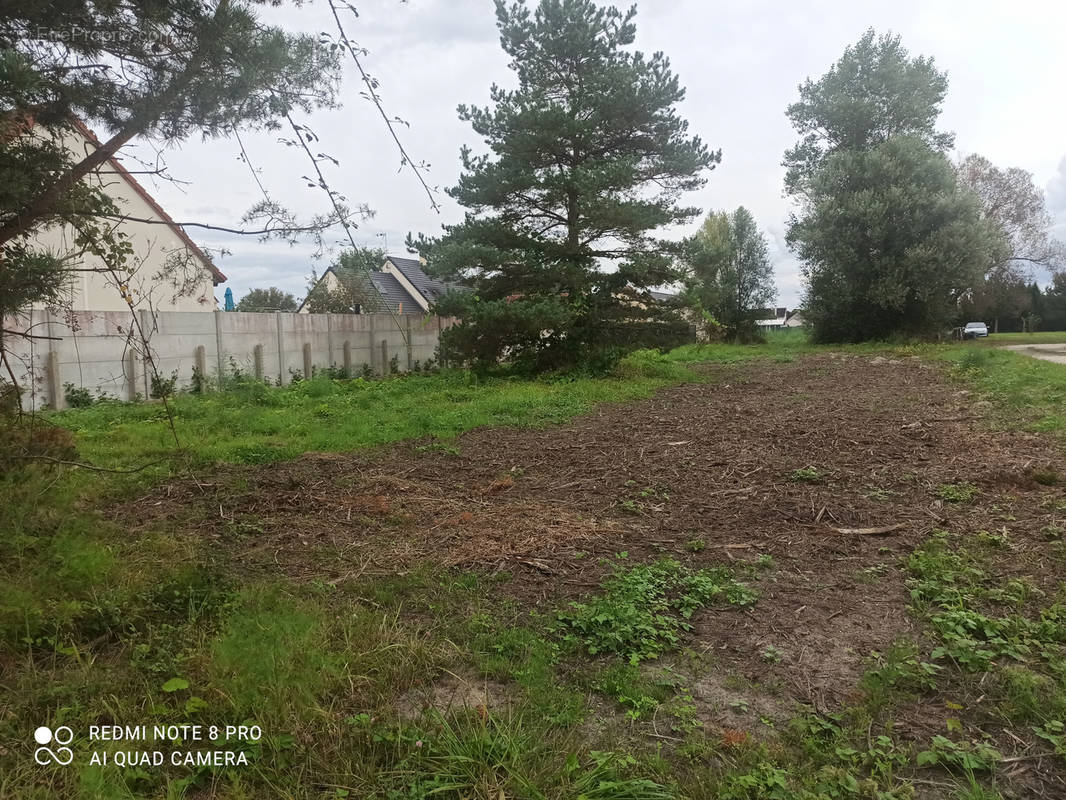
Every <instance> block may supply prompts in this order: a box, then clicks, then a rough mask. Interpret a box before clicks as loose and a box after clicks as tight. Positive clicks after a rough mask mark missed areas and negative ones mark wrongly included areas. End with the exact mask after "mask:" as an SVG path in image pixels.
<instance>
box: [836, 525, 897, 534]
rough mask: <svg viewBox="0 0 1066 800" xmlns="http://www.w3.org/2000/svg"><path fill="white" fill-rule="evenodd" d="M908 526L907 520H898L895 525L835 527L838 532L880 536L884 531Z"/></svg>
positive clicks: (889, 531)
mask: <svg viewBox="0 0 1066 800" xmlns="http://www.w3.org/2000/svg"><path fill="white" fill-rule="evenodd" d="M906 527H907V523H906V522H897V523H896V524H895V525H883V526H881V527H880V528H833V530H834V531H836V532H837V533H845V534H853V535H855V536H880V535H881V534H883V533H892V531H898V530H902V529H903V528H906Z"/></svg>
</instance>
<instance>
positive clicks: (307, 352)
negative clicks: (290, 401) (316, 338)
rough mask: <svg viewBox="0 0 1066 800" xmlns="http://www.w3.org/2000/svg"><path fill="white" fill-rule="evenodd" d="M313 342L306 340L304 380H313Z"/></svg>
mask: <svg viewBox="0 0 1066 800" xmlns="http://www.w3.org/2000/svg"><path fill="white" fill-rule="evenodd" d="M312 369H313V366H312V364H311V343H310V342H304V380H308V381H309V380H311V370H312Z"/></svg>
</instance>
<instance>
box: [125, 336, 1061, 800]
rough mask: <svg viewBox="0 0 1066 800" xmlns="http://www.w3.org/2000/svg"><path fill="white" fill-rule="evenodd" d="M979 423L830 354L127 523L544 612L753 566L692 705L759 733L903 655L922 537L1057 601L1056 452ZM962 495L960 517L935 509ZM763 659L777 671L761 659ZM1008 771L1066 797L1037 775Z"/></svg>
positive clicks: (188, 492) (937, 378)
mask: <svg viewBox="0 0 1066 800" xmlns="http://www.w3.org/2000/svg"><path fill="white" fill-rule="evenodd" d="M987 414H988V410H987V403H982V402H975V398H974V397H972V396H971V395H969V394H968V393H967V392H966V391H963V390H961V389H960V388H959V386H958V385H956V384H954V383H952V382H950V381H949V380H948V379H947V378H946V377H944V376H943V375H942V373H941V372H940V371H939V370H938V369H937V368H934V367H932V366H929V365H927V364H924V363H922V362H920V361H919V360H918V359H916V358H915V359H905V360H897V359H886V358H884V357H869V356H855V355H829V354H826V355H819V356H813V357H809V358H805V359H802V360H797V361H794V362H788V363H772V364H771V363H765V362H764V363H758V364H747V365H740V366H733V367H714V368H710V369H709V376H708V381H707V382H705V383H701V384H693V385H685V386H680V387H677V388H673V389H670V390H667V391H663V392H661V393H659V394H658V395H656V396H655V397H653V398H651V399H649V400H646V401H643V402H639V403H635V404H629V405H625V406H616V407H604V408H602V409H600V410H599V411H597V412H596V413H593V414H591V415H588V416H585V417H583V418H579V419H577V420H575V421H573V422H572V423H570V424H568V425H564V426H561V427H555V428H550V429H546V430H540V431H531V430H519V429H482V430H476V431H473V432H470V433H467V434H465V435H463V436H460V437H459V438H458V439H457V440H454V441H448V442H429V441H421V442H414V443H406V444H403V445H400V446H396V447H392V448H389V449H386V450H381V451H374V452H365V453H357V454H353V455H308V456H306V457H304V458H302V459H300V460H298V461H295V462H289V463H282V464H277V465H271V466H266V467H247V468H226V469H225V470H224V471H222V472H220V473H218V474H216V475H215V476H213V477H212V478H210V479H209V480H210V483H208V484H205V485H203V486H196V485H195V484H193V483H188V482H186V483H178V484H171V485H169V486H164V487H162V488H160V489H158V490H155V491H154V492H153V493H152V494H151V495H150V496H149V497H147V498H141V499H139V500H137V501H135V502H134V503H133V504H132V506H133V507H135V508H136V509H137V513H138V514H139V515H141V516H142V517H143V516H144V513H145V509H146V508H147V509H149V517H148V518H147V519H145V520H144V524H145V525H146V526H158V525H160V524H163V525H167V524H172V525H174V526H175V527H180V528H182V529H191V530H192V531H193V532H194V533H195V535H198V536H203V537H208V538H210V539H212V540H214V541H216V542H217V543H218V545H219V546H221V547H225V548H226V549H227V551H229V552H231V553H234V554H235V555H237V556H238V557H239V558H240V560H241V561H242V562H244V563H245V564H247V565H248V569H258V570H264V571H267V572H277V571H281V572H283V573H285V574H286V575H289V576H291V577H296V578H306V579H321V580H324V581H330V582H340V581H346V580H359V579H360V578H362V577H369V576H374V575H386V574H392V573H396V572H402V571H404V570H406V569H410V568H412V567H414V566H415V565H416V564H418V563H420V562H424V561H431V562H433V563H435V564H443V565H448V566H455V567H460V568H464V569H472V570H478V571H488V572H506V573H507V574H508V575H509V576H510V580H505V581H501V582H500V583H499V584H498V585H499V587H500V589H499V590H500V591H501V592H507V593H510V594H512V595H514V596H515V597H516V598H517V599H519V600H520V601H522V602H523V603H524V604H527V605H539V606H542V607H546V608H547V607H550V606H551V605H552V604H558V603H560V602H563V601H565V599H566V598H568V597H576V596H578V595H581V594H586V593H589V592H592V591H594V590H595V588H596V586H597V584H598V583H599V581H600V580H601V578H602V577H603V575H604V573H605V571H606V570H607V569H608V568H609V567H608V566H606V563H605V562H606V559H612V560H614V559H615V556H616V554H619V553H622V552H625V553H627V554H628V558H629V559H631V560H640V559H650V558H655V557H657V556H659V555H673V556H675V557H677V558H678V559H680V560H682V561H684V562H686V563H689V564H692V565H694V566H702V565H710V564H722V563H730V562H737V563H750V562H753V561H755V560H756V559H757V557H758V556H759V555H761V554H769V555H770V556H772V559H773V567H772V569H769V570H767V571H766V573H765V575H764V577H762V578H761V579H760V580H759V581H758V588H759V590H760V591H761V593H762V594H761V597H760V598H759V601H758V603H757V604H756V605H755V606H754V608H753V609H751V610H747V611H724V612H719V611H709V612H707V613H704V614H702V615H698V616H697V617H696V618H695V619H694V622H695V630H694V631H693V632H692V637H691V640H692V641H691V646H692V647H693V649H695V650H697V651H700V652H703V653H706V654H708V655H709V656H712V657H713V660H714V664H715V672H714V673H713V674H710V675H704V676H703V677H702V678H700V679H699V680H697V681H696V682H695V684H694V692H693V694H694V697H695V699H696V701H697V702H698V703H701V704H702V705H703V706H704V707H705V711H706V716H707V717H708V718H709V719H712V720H714V721H715V722H716V723H717V724H719V725H721V726H722V727H729V726H731V725H732V726H735V725H737V724H738V723H737V720H735V719H733V718H732V717H731V716H730V712H729V710H728V709H729V702H730V699H731V698H732V697H733V696H734V694H735V693H736V691H737V689H736V686H737V685H738V681H742V682H745V683H746V685H748V686H751V687H761V688H759V689H757V690H755V689H753V690H752V691H751V692H750V693H749V696H748V697H746V699H745V702H747V703H749V704H750V705H751V706H752V707H754V708H755V710H756V712H757V714H756V716H760V715H763V716H767V717H769V718H771V719H772V718H774V717H781V718H787V716H788V715H789V713H790V711H791V709H792V708H794V706H795V704H796V703H805V704H809V705H811V706H813V707H814V708H815V709H819V710H824V709H829V708H833V707H837V706H839V705H840V704H843V703H847V702H849V700H851V699H853V698H854V696H855V693H856V691H857V680H858V678H859V677H860V675H861V674H862V672H863V671H864V669H866V668H867V667H868V666H869V660H868V658H869V655H870V653H871V651H875V650H883V649H885V648H886V647H887V646H888V645H889V644H890V643H891V642H892V641H893V640H895V639H897V638H898V637H901V636H906V637H909V638H911V639H915V640H920V639H921V637H922V635H923V634H922V631H921V629H920V626H918V624H917V623H916V622H915V621H914V620H913V619H912V617H911V616H910V615H909V614H908V611H907V604H908V596H907V590H906V587H905V584H904V576H903V574H902V572H901V570H900V560H901V558H903V557H905V556H906V555H907V554H909V553H910V552H911V551H912V550H913V549H914V548H915V547H917V546H918V545H919V544H920V543H921V542H922V541H923V540H924V539H925V538H926V537H927V535H928V534H929V532H930V531H931V530H933V529H947V530H952V531H956V532H976V531H991V532H996V531H1003V530H1005V529H1006V530H1007V531H1008V532H1009V541H1010V547H1009V551H1008V552H1007V553H1006V554H1005V556H1004V559H1003V563H1002V570H1003V572H1002V574H1003V576H1004V578H1006V577H1009V576H1011V575H1018V576H1024V577H1025V578H1026V579H1027V580H1028V581H1029V582H1030V583H1032V584H1033V585H1034V586H1036V587H1038V588H1040V589H1043V590H1044V591H1046V592H1048V594H1049V595H1051V594H1053V593H1054V592H1055V590H1056V587H1057V585H1058V582H1059V581H1060V580H1061V579H1062V564H1061V562H1058V561H1055V560H1054V558H1053V556H1052V554H1051V552H1050V551H1049V547H1048V542H1047V541H1046V537H1045V536H1043V535H1042V534H1041V531H1042V530H1043V529H1044V528H1045V526H1049V525H1057V524H1059V523H1060V522H1061V520H1060V519H1059V517H1060V516H1061V512H1060V511H1058V510H1057V509H1061V508H1064V507H1066V506H1064V505H1061V504H1059V503H1058V501H1060V500H1063V499H1064V497H1063V495H1064V492H1063V491H1062V488H1061V487H1058V486H1046V485H1041V484H1040V483H1037V482H1036V481H1035V480H1034V476H1039V475H1041V474H1042V471H1046V470H1057V469H1059V461H1060V455H1059V451H1058V449H1057V446H1056V445H1055V444H1053V443H1052V442H1051V441H1050V440H1048V439H1044V438H1042V437H1040V436H1038V435H1035V434H1026V433H1018V432H1005V431H993V430H991V429H990V428H989V426H988V425H987V424H986V420H985V419H984V417H985V416H987ZM797 470H799V472H797ZM962 482H968V483H971V484H974V485H976V486H977V487H978V489H979V494H978V495H977V497H976V499H975V500H974V502H972V503H951V502H945V501H944V500H942V499H941V498H940V497H939V493H938V489H939V487H941V486H942V485H945V484H958V483H962ZM871 529H873V530H871ZM769 646H772V647H773V648H775V649H776V650H777V651H778V652H779V654H780V661H779V662H777V663H774V662H773V661H771V660H767V659H766V658H765V657H762V656H761V655H760V654H761V653H763V652H764V651H765V649H766V648H767V647H769ZM722 676H730V679H729V680H728V681H725V680H724V678H723V677H722ZM934 704H935V701H934ZM942 716H943V714H932V713H931V712H929V709H927V708H921V707H916V708H915V709H912V710H911V712H910V714H909V717H908V718H906V719H904V720H902V722H903V723H904V724H905V726H906V727H908V728H909V734H910V735H912V736H914V737H915V738H916V739H917V738H922V737H926V738H927V737H928V736H931V735H933V734H935V733H937V732H938V728H937V726H942V722H943V721H942V719H940V718H941V717H942ZM993 735H995V734H994V732H993ZM1007 744H1008V745H1009V742H1007ZM1005 749H1006V750H1008V752H1009V750H1010V748H1009V747H1006V748H1005ZM1058 763H1061V760H1060V761H1059V762H1058ZM1012 769H1013V770H1014V771H1015V772H1016V773H1017V774H1016V775H1015V777H1016V778H1017V779H1018V780H1020V781H1021V782H1022V783H1023V784H1027V785H1031V786H1032V787H1034V790H1036V791H1039V792H1041V793H1047V796H1066V782H1064V781H1063V777H1062V774H1061V768H1060V767H1058V766H1057V764H1055V763H1052V761H1051V760H1033V761H1019V762H1017V763H1016V764H1015V765H1014V766H1012ZM1023 773H1024V774H1023ZM1055 791H1059V792H1062V793H1061V794H1055V793H1054V792H1055Z"/></svg>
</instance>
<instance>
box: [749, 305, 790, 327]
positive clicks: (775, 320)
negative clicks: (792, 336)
mask: <svg viewBox="0 0 1066 800" xmlns="http://www.w3.org/2000/svg"><path fill="white" fill-rule="evenodd" d="M787 320H788V309H787V308H783V307H782V308H761V309H759V310H758V311H757V312H756V317H755V325H756V327H758V328H760V329H761V330H764V331H776V330H780V329H781V328H784V327H785V322H786V321H787Z"/></svg>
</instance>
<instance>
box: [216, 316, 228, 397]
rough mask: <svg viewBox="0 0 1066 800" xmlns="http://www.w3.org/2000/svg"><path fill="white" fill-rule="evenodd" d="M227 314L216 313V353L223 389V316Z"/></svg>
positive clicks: (219, 384)
mask: <svg viewBox="0 0 1066 800" xmlns="http://www.w3.org/2000/svg"><path fill="white" fill-rule="evenodd" d="M224 313H226V312H224V311H216V312H215V353H216V355H217V361H218V388H219V390H221V389H222V383H223V381H224V380H225V375H224V372H225V370H224V368H223V366H222V315H223V314H224Z"/></svg>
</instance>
